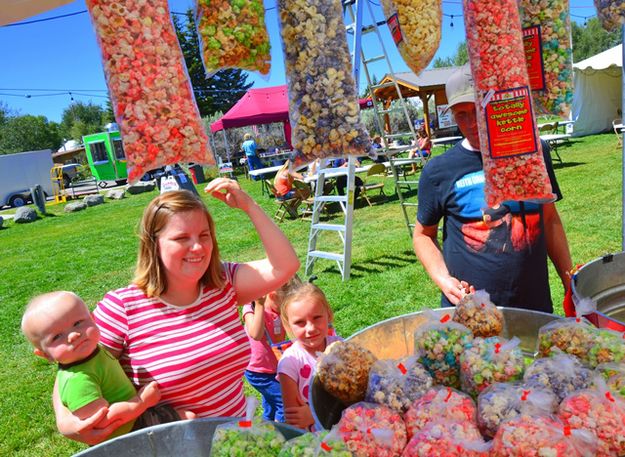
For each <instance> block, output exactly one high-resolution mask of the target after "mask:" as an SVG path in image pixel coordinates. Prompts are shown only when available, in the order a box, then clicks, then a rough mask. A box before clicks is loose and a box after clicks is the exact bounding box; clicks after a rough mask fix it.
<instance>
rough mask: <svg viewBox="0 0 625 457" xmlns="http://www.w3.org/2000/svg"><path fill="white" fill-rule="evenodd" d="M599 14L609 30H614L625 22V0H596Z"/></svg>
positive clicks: (602, 22)
mask: <svg viewBox="0 0 625 457" xmlns="http://www.w3.org/2000/svg"><path fill="white" fill-rule="evenodd" d="M595 7H596V8H597V16H598V17H599V21H601V25H602V26H603V28H604V29H606V30H607V31H614V30H617V29H618V28H619V27H621V26H622V25H623V24H625V0H595Z"/></svg>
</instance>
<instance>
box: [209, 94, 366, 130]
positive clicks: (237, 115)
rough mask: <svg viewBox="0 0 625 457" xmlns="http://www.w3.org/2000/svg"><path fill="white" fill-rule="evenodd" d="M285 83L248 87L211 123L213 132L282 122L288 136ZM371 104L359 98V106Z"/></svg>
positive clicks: (287, 106) (287, 105)
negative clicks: (224, 112) (232, 104)
mask: <svg viewBox="0 0 625 457" xmlns="http://www.w3.org/2000/svg"><path fill="white" fill-rule="evenodd" d="M287 91H288V89H287V86H286V84H284V85H282V86H275V87H265V88H262V89H250V90H248V91H247V93H246V94H245V95H244V96H243V97H241V99H240V100H239V101H238V102H237V103H236V104H235V105H234V106H233V107H232V108H230V110H229V111H228V112H227V113H226V114H224V115H223V116H222V117H221V119H219V120H217V121H215V122H213V123H212V124H211V131H212V132H213V133H215V132H218V131H220V130H223V129H229V128H233V127H245V126H246V125H258V124H271V123H272V122H283V123H284V125H285V133H286V132H287V131H288V134H287V137H290V136H291V135H290V127H289V99H288V95H287ZM370 106H372V102H371V99H370V98H363V99H360V108H361V109H364V108H367V107H370Z"/></svg>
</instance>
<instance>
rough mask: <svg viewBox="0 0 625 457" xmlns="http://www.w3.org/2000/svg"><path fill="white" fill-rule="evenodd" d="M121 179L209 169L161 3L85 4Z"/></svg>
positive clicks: (102, 0) (114, 0)
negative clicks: (176, 167) (114, 127)
mask: <svg viewBox="0 0 625 457" xmlns="http://www.w3.org/2000/svg"><path fill="white" fill-rule="evenodd" d="M86 3H87V8H88V9H89V13H90V15H91V20H92V22H93V25H94V27H95V30H96V34H97V38H98V43H99V45H100V50H101V52H102V62H103V64H104V74H105V76H106V82H107V85H108V88H109V92H110V94H111V104H112V105H113V111H114V113H115V119H116V121H117V123H118V124H119V126H120V130H121V135H122V141H123V145H124V151H125V154H126V159H127V171H128V181H129V182H131V183H133V182H136V181H138V180H139V179H140V178H141V177H142V176H143V175H144V174H145V173H146V172H147V171H149V170H152V169H154V168H158V167H162V166H164V165H172V164H175V163H178V162H184V163H187V162H194V163H199V164H214V163H215V160H214V158H213V155H212V153H211V151H210V149H209V146H208V138H207V136H206V132H205V131H204V125H203V123H202V120H201V119H200V115H199V113H198V109H197V105H196V104H195V99H194V98H193V90H192V88H191V84H190V82H189V78H188V75H187V71H186V69H185V63H184V58H183V56H182V51H181V50H180V46H179V45H178V40H177V38H176V32H175V31H174V27H173V25H172V23H171V18H170V14H169V8H168V6H167V1H165V0H154V1H152V2H145V1H142V0H128V1H125V2H119V1H118V0H97V1H96V0H87V2H86Z"/></svg>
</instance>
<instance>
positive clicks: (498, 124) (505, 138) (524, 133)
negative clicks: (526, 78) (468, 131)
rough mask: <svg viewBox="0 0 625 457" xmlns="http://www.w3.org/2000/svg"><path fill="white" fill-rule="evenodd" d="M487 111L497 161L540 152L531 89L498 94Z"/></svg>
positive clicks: (492, 150) (492, 154)
mask: <svg viewBox="0 0 625 457" xmlns="http://www.w3.org/2000/svg"><path fill="white" fill-rule="evenodd" d="M484 111H485V116H486V128H487V132H488V145H489V150H490V155H491V157H492V158H493V159H501V158H506V157H512V156H517V155H522V154H533V153H536V152H538V143H537V140H536V133H535V132H536V130H535V126H534V113H533V112H532V103H531V98H530V91H529V88H527V87H517V88H515V89H508V90H501V91H498V92H495V93H494V94H493V96H492V97H491V98H490V99H489V100H488V103H487V104H486V107H485V108H484Z"/></svg>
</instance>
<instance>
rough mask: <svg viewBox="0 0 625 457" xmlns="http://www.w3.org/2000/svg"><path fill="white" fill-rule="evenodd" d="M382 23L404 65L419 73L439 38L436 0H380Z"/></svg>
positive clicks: (438, 8)
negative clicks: (385, 25) (387, 28)
mask: <svg viewBox="0 0 625 457" xmlns="http://www.w3.org/2000/svg"><path fill="white" fill-rule="evenodd" d="M382 8H383V9H384V16H386V23H387V24H388V27H389V29H390V31H391V36H392V37H393V41H394V42H395V45H396V46H397V49H398V50H399V53H400V54H401V56H402V57H403V58H404V62H406V65H408V66H409V67H410V69H411V70H412V71H413V72H414V74H415V75H418V74H420V73H421V72H422V71H423V70H425V68H426V67H427V66H428V65H429V64H430V62H431V61H432V59H433V58H434V54H436V51H438V46H439V43H440V41H441V19H442V15H443V11H442V8H441V1H440V0H420V1H418V2H414V1H411V0H382Z"/></svg>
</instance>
